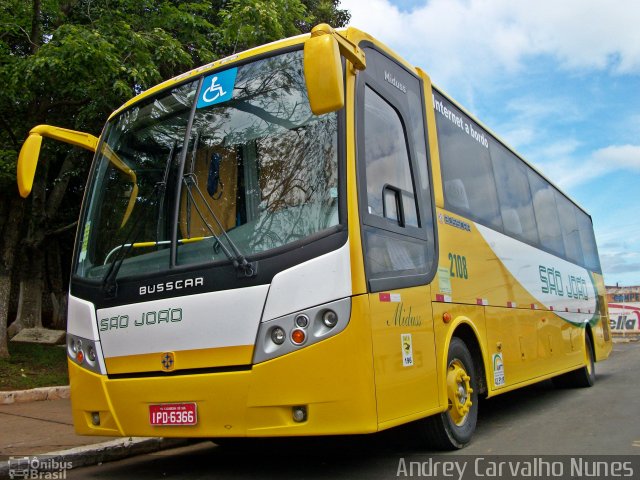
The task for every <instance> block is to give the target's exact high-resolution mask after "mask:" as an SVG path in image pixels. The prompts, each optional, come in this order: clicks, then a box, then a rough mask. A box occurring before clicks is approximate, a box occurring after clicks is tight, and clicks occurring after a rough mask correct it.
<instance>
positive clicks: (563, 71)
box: [340, 0, 640, 286]
mask: <svg viewBox="0 0 640 480" xmlns="http://www.w3.org/2000/svg"><path fill="white" fill-rule="evenodd" d="M340 6H341V8H346V9H347V10H349V11H350V13H351V22H350V25H352V26H354V27H357V28H359V29H361V30H364V31H366V32H367V33H369V34H371V35H373V36H374V37H376V38H377V39H379V40H381V41H382V42H383V43H385V44H387V45H388V46H389V47H391V48H392V49H393V50H395V51H396V52H397V53H398V54H400V55H401V56H403V57H404V58H405V59H406V60H408V61H409V62H411V63H412V64H413V65H416V66H419V67H421V68H422V69H423V70H425V71H426V72H427V73H428V74H429V76H430V77H431V80H432V82H433V83H434V85H437V86H438V87H439V88H441V89H442V90H444V91H445V92H446V93H447V94H448V95H449V96H450V97H452V98H454V99H455V100H456V101H457V102H458V103H460V104H461V105H462V106H464V107H465V108H466V110H467V111H469V112H470V113H471V114H472V115H474V116H475V117H476V118H477V119H479V120H480V121H481V123H483V124H484V125H485V126H487V127H488V128H489V129H490V130H492V131H493V132H494V133H495V134H497V136H498V137H499V138H501V139H502V140H504V141H505V142H506V143H507V144H508V145H509V146H511V147H513V148H514V149H515V150H516V151H517V152H518V153H520V154H521V155H522V156H523V157H524V158H526V159H527V160H528V161H529V162H530V163H531V164H532V165H534V166H535V167H536V168H537V169H538V170H540V171H541V172H542V173H543V174H545V176H547V177H548V178H549V179H551V180H552V181H553V182H554V183H555V184H556V185H557V186H558V187H559V188H560V189H561V190H563V191H564V192H565V193H567V194H568V195H569V196H570V197H571V198H572V199H573V200H574V201H575V202H576V203H577V204H578V205H580V206H581V207H583V208H584V209H585V210H586V211H587V212H588V213H589V214H591V216H592V218H593V223H594V229H595V234H596V241H597V243H598V249H599V253H600V261H601V264H602V269H603V273H604V279H605V283H606V284H607V285H616V284H619V285H620V286H630V285H640V27H639V25H640V1H638V0H616V1H613V2H612V1H611V0H536V1H535V2H532V1H530V0H528V1H527V0H341V3H340Z"/></svg>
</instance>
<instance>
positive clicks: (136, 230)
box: [102, 142, 177, 297]
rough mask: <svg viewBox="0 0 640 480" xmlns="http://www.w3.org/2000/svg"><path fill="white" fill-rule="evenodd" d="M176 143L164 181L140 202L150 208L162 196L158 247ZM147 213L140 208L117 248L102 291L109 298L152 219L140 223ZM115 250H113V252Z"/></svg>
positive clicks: (145, 209)
mask: <svg viewBox="0 0 640 480" xmlns="http://www.w3.org/2000/svg"><path fill="white" fill-rule="evenodd" d="M176 143H177V142H174V143H173V146H172V147H171V150H170V151H169V158H167V163H166V166H165V168H164V175H163V177H162V181H161V182H157V183H156V184H155V185H154V186H153V189H152V190H151V192H150V193H149V195H147V197H145V198H144V199H142V201H141V202H140V203H141V207H142V206H145V205H146V206H147V207H148V206H150V205H151V204H152V201H153V199H154V197H155V196H156V195H160V202H159V203H160V206H159V208H158V210H159V211H158V216H157V222H158V223H157V225H156V241H155V244H156V245H160V241H159V239H160V219H161V215H162V210H163V208H164V193H165V190H166V189H167V182H168V179H169V170H170V169H171V162H172V161H173V153H174V151H175V148H176ZM146 211H147V208H140V210H138V215H136V219H135V222H134V223H133V226H132V227H131V229H130V230H129V233H128V234H127V236H126V238H125V240H124V242H122V244H121V245H120V246H119V247H116V249H117V252H118V253H117V254H116V257H115V258H114V259H113V262H111V265H110V266H109V269H108V270H107V273H105V275H104V277H103V278H102V290H103V291H104V293H105V294H106V295H107V296H109V297H115V296H116V295H117V293H118V285H117V283H116V278H117V277H118V272H119V271H120V267H122V263H123V262H124V260H125V258H127V255H129V252H130V251H131V249H132V248H134V246H135V245H136V241H137V240H138V237H139V236H140V233H141V232H142V231H143V230H144V227H145V226H146V225H147V222H148V221H149V217H151V215H147V216H145V218H144V219H143V220H142V221H140V220H141V219H142V215H143V214H144V213H145V212H146ZM129 239H131V241H129ZM116 249H114V250H116ZM114 250H112V252H113V251H114ZM110 253H111V252H110ZM107 258H109V256H108V255H107ZM105 261H106V259H105Z"/></svg>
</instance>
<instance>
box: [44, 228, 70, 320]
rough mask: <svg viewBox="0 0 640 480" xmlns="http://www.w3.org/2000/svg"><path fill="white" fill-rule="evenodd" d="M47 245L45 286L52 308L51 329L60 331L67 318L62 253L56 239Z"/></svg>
mask: <svg viewBox="0 0 640 480" xmlns="http://www.w3.org/2000/svg"><path fill="white" fill-rule="evenodd" d="M47 244H48V245H49V246H50V248H49V249H48V250H47V280H48V281H47V285H48V290H49V298H50V299H51V304H52V306H53V314H52V317H51V328H54V329H58V330H61V329H64V328H65V318H66V316H67V311H66V301H65V298H66V296H67V292H66V291H65V288H64V279H63V274H62V263H61V256H62V252H61V251H60V241H59V240H58V239H57V238H52V239H51V240H49V241H48V242H47Z"/></svg>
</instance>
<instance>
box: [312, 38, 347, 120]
mask: <svg viewBox="0 0 640 480" xmlns="http://www.w3.org/2000/svg"><path fill="white" fill-rule="evenodd" d="M304 78H305V82H306V84H307V93H308V95H309V104H310V105H311V111H312V112H313V113H314V114H315V115H321V114H323V113H328V112H335V111H336V110H340V109H341V108H342V107H344V83H343V76H342V62H341V61H340V47H339V46H338V41H337V40H336V39H335V37H334V36H333V35H331V34H321V35H317V36H313V34H312V36H311V38H309V39H308V40H307V41H306V42H305V44H304Z"/></svg>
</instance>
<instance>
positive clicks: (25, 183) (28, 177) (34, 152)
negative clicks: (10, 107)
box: [17, 125, 138, 228]
mask: <svg viewBox="0 0 640 480" xmlns="http://www.w3.org/2000/svg"><path fill="white" fill-rule="evenodd" d="M42 137H48V138H52V139H53V140H58V141H59V142H64V143H68V144H70V145H74V146H76V147H80V148H84V149H85V150H89V151H91V152H94V153H95V151H96V148H97V147H98V137H95V136H94V135H91V134H90V133H85V132H78V131H77V130H69V129H67V128H61V127H53V126H51V125H38V126H36V127H33V128H32V129H31V131H30V132H29V136H28V137H27V139H26V140H25V141H24V143H23V144H22V148H21V149H20V155H18V171H17V179H18V190H19V191H20V196H21V197H22V198H27V197H28V196H29V194H30V193H31V188H32V187H33V178H34V176H35V174H36V167H37V165H38V158H39V157H40V147H41V145H42ZM101 150H102V153H103V154H104V155H105V156H106V157H107V158H108V159H109V161H110V162H111V163H112V164H113V165H114V166H115V167H116V168H117V169H118V170H120V171H121V172H122V173H124V174H125V175H127V176H128V177H129V178H130V179H131V183H133V188H132V190H131V195H130V196H129V203H128V204H127V209H126V211H125V214H124V218H123V219H122V224H121V225H120V228H122V227H124V225H125V224H126V223H127V221H128V220H129V217H130V216H131V212H132V211H133V206H134V204H135V203H136V198H137V196H138V180H137V177H136V173H135V172H134V171H133V170H132V169H131V168H130V167H129V165H127V164H126V163H125V162H124V161H123V160H122V159H121V158H120V157H118V155H117V154H116V153H115V152H114V151H113V150H112V149H111V147H109V145H107V144H106V143H105V144H103V147H102V149H101Z"/></svg>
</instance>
